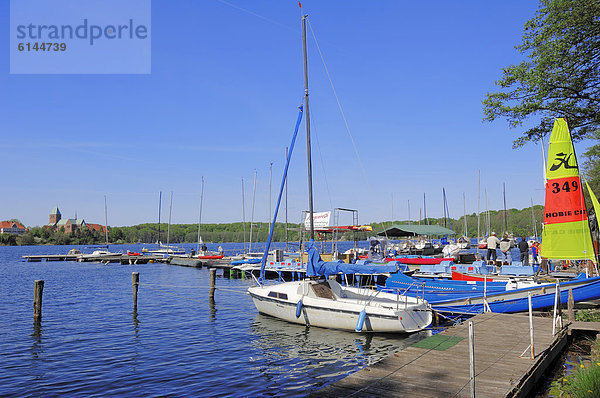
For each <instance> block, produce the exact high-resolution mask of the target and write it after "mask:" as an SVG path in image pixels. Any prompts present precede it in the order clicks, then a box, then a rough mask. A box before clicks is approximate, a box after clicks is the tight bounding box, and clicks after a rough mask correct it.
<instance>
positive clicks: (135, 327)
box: [131, 311, 140, 340]
mask: <svg viewBox="0 0 600 398" xmlns="http://www.w3.org/2000/svg"><path fill="white" fill-rule="evenodd" d="M131 323H132V325H133V337H134V338H135V340H137V339H138V338H139V333H140V321H139V319H138V313H137V311H132V312H131Z"/></svg>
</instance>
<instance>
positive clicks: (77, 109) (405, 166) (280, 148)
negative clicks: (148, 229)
mask: <svg viewBox="0 0 600 398" xmlns="http://www.w3.org/2000/svg"><path fill="white" fill-rule="evenodd" d="M537 6H538V3H537V2H536V1H529V0H528V1H523V0H514V1H512V0H511V1H496V2H489V1H453V2H450V1H427V2H408V1H402V2H400V1H380V2H374V3H373V2H371V3H369V2H364V1H361V2H359V1H346V2H333V1H325V2H323V1H305V2H303V9H304V12H305V13H307V14H308V15H309V19H310V25H311V26H312V28H313V30H314V32H315V35H316V38H317V41H318V44H319V46H320V49H321V51H322V53H323V56H324V58H325V62H326V64H327V68H328V70H329V72H330V75H331V78H332V80H333V82H334V85H335V89H336V91H337V94H338V96H339V99H340V102H341V105H342V107H343V109H344V113H345V116H346V118H347V121H348V126H349V129H350V132H351V135H352V137H353V138H354V141H355V143H356V146H357V149H358V154H359V156H360V160H361V161H359V160H358V159H357V157H356V155H355V152H354V149H353V145H352V141H351V140H350V138H349V135H348V133H347V131H346V128H345V124H344V121H343V119H342V116H341V114H340V112H339V110H338V106H337V102H336V99H335V96H334V95H333V92H332V89H331V86H330V84H329V80H328V78H327V75H326V73H325V70H324V67H323V64H322V62H321V59H320V56H319V54H318V52H317V48H316V46H315V41H314V40H313V39H312V35H311V33H310V30H309V32H308V36H309V48H308V52H309V79H310V83H309V85H310V101H311V103H310V105H311V108H310V114H311V125H312V132H313V174H314V196H315V210H316V211H317V210H319V211H326V210H331V209H332V208H333V207H345V208H353V209H358V210H359V216H360V221H361V222H364V223H366V222H372V221H384V220H389V219H390V218H391V217H392V208H393V216H394V218H395V219H406V218H408V201H410V208H411V218H412V219H413V220H416V219H418V215H419V208H422V207H423V193H426V195H427V215H428V216H433V217H441V216H442V214H443V210H442V188H445V190H446V195H447V199H448V203H449V210H450V215H451V216H452V217H454V218H458V217H460V216H461V215H462V213H463V192H464V193H465V195H466V202H467V203H466V206H467V212H468V213H473V212H476V211H477V173H478V170H480V171H481V187H482V188H481V196H482V206H481V207H482V209H484V208H485V201H484V189H485V190H487V194H488V202H489V207H490V208H492V209H501V208H502V184H503V183H506V186H507V188H506V197H507V204H508V206H509V207H510V208H523V207H527V206H529V205H530V201H531V199H532V198H533V201H534V202H535V203H536V204H542V203H543V197H544V195H543V190H542V188H543V186H542V166H541V152H540V147H539V145H536V144H528V145H527V146H525V147H524V148H521V149H517V150H513V149H512V142H513V140H514V139H515V138H517V137H518V136H519V135H520V134H521V132H522V131H523V130H524V129H509V128H508V125H507V123H505V122H504V121H497V122H494V123H483V122H482V117H483V116H482V106H481V101H482V100H483V98H484V95H485V93H486V92H489V91H494V90H495V86H494V81H495V80H498V79H499V78H500V77H501V68H502V67H505V66H508V65H510V64H514V63H517V62H519V61H520V54H519V53H518V52H517V51H516V50H515V49H514V46H515V45H517V44H519V43H520V41H521V37H522V30H523V25H524V23H525V21H526V20H528V19H530V18H532V17H533V16H534V13H535V10H536V9H537ZM300 16H301V12H300V10H299V8H298V3H297V1H275V0H272V1H253V2H243V1H239V0H228V1H218V0H206V1H192V0H171V1H164V0H154V1H153V2H152V27H151V37H152V68H151V70H152V72H151V74H149V75H11V74H9V48H8V47H9V41H8V28H5V29H3V34H4V36H5V40H2V41H0V54H1V55H0V57H2V62H1V63H0V68H1V70H0V87H2V90H0V120H1V122H0V123H1V124H0V129H1V131H2V140H1V144H0V145H1V146H2V149H3V152H4V154H5V156H4V162H3V163H4V165H3V169H4V170H3V183H4V184H3V185H4V189H3V195H2V198H1V199H0V204H1V205H0V219H9V218H19V219H21V220H22V221H23V222H24V223H25V224H26V225H30V226H33V225H42V224H44V223H46V222H47V220H48V213H49V211H50V209H51V208H53V207H54V206H58V207H59V209H60V210H61V212H62V213H63V216H70V217H72V216H74V214H75V212H77V214H78V216H79V217H83V218H85V219H86V221H88V222H96V223H103V222H104V195H106V196H107V201H108V219H109V220H108V222H109V224H110V225H133V224H138V223H143V222H155V221H156V218H157V207H158V192H159V191H162V192H163V212H162V220H165V221H166V219H167V217H168V198H169V195H170V192H171V191H172V192H173V212H172V222H173V223H195V222H197V220H198V211H199V203H200V179H201V176H204V179H205V190H204V205H203V211H202V219H203V222H232V221H241V218H242V203H241V202H242V199H241V179H242V178H244V184H245V188H246V190H245V202H246V218H247V220H248V219H249V218H250V212H251V208H250V206H251V202H252V179H253V174H254V171H255V170H256V171H257V173H258V183H257V189H256V205H255V220H261V221H266V220H267V218H268V213H269V205H268V203H269V164H270V162H273V177H272V180H273V183H272V198H273V199H272V203H273V206H274V203H275V200H276V193H277V190H278V188H279V183H280V180H281V174H282V170H283V165H284V151H285V147H286V146H288V145H289V142H290V139H291V134H292V131H293V127H294V124H295V121H296V117H297V106H298V105H299V104H300V103H301V100H302V95H303V75H302V51H301V36H300V26H301V24H300ZM0 21H1V23H2V25H3V26H6V27H8V25H9V5H8V2H2V5H1V6H0ZM301 132H302V134H301V135H299V139H298V142H297V146H296V150H295V152H294V154H293V158H292V165H291V169H290V174H289V199H288V203H289V205H288V206H289V210H288V213H289V219H290V221H293V222H299V221H300V218H301V212H302V210H304V209H306V208H307V188H306V186H307V183H306V148H305V141H304V123H303V124H302V126H301ZM584 149H585V147H582V146H581V145H578V146H576V150H577V151H578V152H579V153H580V154H581V153H582V152H583V150H584ZM363 170H364V172H363ZM365 174H366V177H365ZM392 197H393V201H392ZM280 214H281V213H280ZM279 220H282V217H280V218H279ZM342 222H344V221H343V220H342Z"/></svg>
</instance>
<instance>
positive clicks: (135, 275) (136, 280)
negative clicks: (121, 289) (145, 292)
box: [131, 272, 140, 311]
mask: <svg viewBox="0 0 600 398" xmlns="http://www.w3.org/2000/svg"><path fill="white" fill-rule="evenodd" d="M139 284H140V273H139V272H132V273H131V287H132V288H133V310H134V311H137V296H138V285H139Z"/></svg>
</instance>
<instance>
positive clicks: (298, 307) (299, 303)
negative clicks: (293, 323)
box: [296, 300, 302, 318]
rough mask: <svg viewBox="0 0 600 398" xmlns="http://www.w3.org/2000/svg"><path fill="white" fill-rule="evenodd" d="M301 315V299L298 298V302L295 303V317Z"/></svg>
mask: <svg viewBox="0 0 600 398" xmlns="http://www.w3.org/2000/svg"><path fill="white" fill-rule="evenodd" d="M300 315H302V300H298V304H296V318H300Z"/></svg>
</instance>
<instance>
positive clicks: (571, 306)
mask: <svg viewBox="0 0 600 398" xmlns="http://www.w3.org/2000/svg"><path fill="white" fill-rule="evenodd" d="M567 312H568V316H569V322H575V300H574V299H573V289H572V288H569V299H568V301H567Z"/></svg>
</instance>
